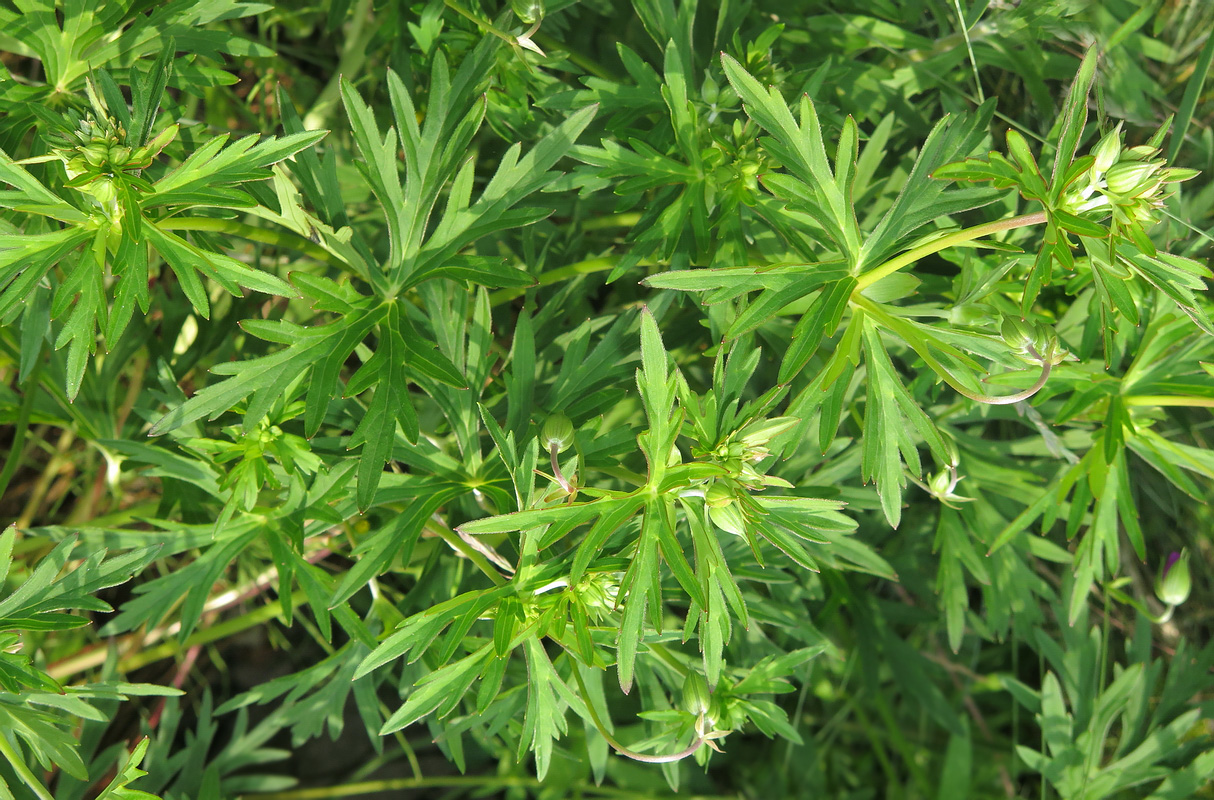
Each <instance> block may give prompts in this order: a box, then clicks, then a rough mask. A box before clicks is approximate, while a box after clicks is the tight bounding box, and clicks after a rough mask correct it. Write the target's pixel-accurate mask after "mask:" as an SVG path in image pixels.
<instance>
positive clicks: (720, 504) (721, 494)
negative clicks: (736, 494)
mask: <svg viewBox="0 0 1214 800" xmlns="http://www.w3.org/2000/svg"><path fill="white" fill-rule="evenodd" d="M704 502H705V503H707V504H708V507H709V508H724V507H725V506H727V505H729V504H730V503H732V502H733V494H732V493H731V492H730V491H729V489H728V488H727V487H725V486H723V485H722V484H719V483H714V484H713V485H712V486H710V487H709V488H708V491H707V492H705V493H704Z"/></svg>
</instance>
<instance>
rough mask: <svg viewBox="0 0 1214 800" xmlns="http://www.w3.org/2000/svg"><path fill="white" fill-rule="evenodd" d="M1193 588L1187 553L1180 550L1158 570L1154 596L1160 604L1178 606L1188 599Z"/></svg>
mask: <svg viewBox="0 0 1214 800" xmlns="http://www.w3.org/2000/svg"><path fill="white" fill-rule="evenodd" d="M1192 588H1193V580H1192V576H1191V575H1190V574H1189V551H1188V550H1181V551H1180V552H1179V553H1172V554H1171V555H1170V556H1168V560H1167V561H1166V562H1164V565H1163V567H1162V568H1160V570H1159V578H1158V580H1156V581H1155V596H1156V597H1158V598H1159V600H1160V602H1162V603H1166V604H1167V605H1169V606H1178V605H1180V604H1181V603H1183V602H1184V601H1185V600H1188V599H1189V592H1190V591H1191V590H1192Z"/></svg>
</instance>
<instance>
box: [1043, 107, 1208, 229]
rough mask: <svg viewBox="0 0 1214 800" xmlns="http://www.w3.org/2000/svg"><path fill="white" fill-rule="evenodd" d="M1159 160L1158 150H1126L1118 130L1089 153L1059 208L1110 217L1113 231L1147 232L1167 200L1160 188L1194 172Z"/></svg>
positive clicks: (1074, 212)
mask: <svg viewBox="0 0 1214 800" xmlns="http://www.w3.org/2000/svg"><path fill="white" fill-rule="evenodd" d="M1158 155H1159V148H1157V147H1152V146H1150V145H1138V146H1136V147H1125V146H1124V144H1123V142H1122V137H1121V125H1118V126H1117V127H1116V128H1114V129H1113V130H1111V131H1109V133H1107V134H1105V136H1104V137H1103V138H1102V139H1101V140H1100V141H1099V142H1098V143H1097V145H1096V147H1095V148H1094V149H1093V150H1092V154H1091V156H1092V158H1093V162H1092V165H1091V167H1090V168H1089V169H1088V171H1087V172H1086V173H1085V174H1083V175H1081V176H1080V177H1079V179H1078V180H1076V181H1075V182H1074V184H1072V186H1071V187H1070V188H1069V189H1068V191H1067V193H1066V194H1065V195H1064V196H1063V202H1062V207H1063V209H1064V210H1066V211H1069V212H1071V213H1073V214H1082V213H1084V212H1089V211H1096V212H1108V213H1111V214H1112V215H1113V227H1114V229H1116V228H1120V227H1129V226H1132V225H1135V224H1137V225H1140V226H1141V227H1143V228H1144V229H1145V228H1149V227H1150V226H1151V225H1153V224H1154V223H1155V222H1156V220H1157V215H1156V209H1158V208H1160V207H1162V206H1163V201H1164V199H1165V198H1166V197H1167V196H1168V193H1167V192H1166V190H1165V189H1164V185H1165V184H1168V183H1178V182H1180V181H1186V180H1189V179H1190V178H1192V177H1194V176H1196V175H1197V171H1196V170H1191V169H1181V168H1178V167H1168V166H1166V164H1167V162H1166V161H1165V160H1164V159H1162V158H1157V156H1158Z"/></svg>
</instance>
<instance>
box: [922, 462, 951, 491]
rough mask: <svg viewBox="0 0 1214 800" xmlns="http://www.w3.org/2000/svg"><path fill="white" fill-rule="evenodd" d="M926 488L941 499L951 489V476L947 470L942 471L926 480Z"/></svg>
mask: <svg viewBox="0 0 1214 800" xmlns="http://www.w3.org/2000/svg"><path fill="white" fill-rule="evenodd" d="M927 486H928V488H929V489H931V490H932V494H933V495H935V496H937V497H941V496H943V495H946V494H948V492H949V490H950V489H952V488H953V476H952V474H951V473H949V471H948V470H946V469H942V470H940V471H939V472H937V473H936V474H935V475H933V476H932V477H931V478H929V479H928V482H927Z"/></svg>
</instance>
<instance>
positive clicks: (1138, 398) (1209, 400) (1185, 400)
mask: <svg viewBox="0 0 1214 800" xmlns="http://www.w3.org/2000/svg"><path fill="white" fill-rule="evenodd" d="M1122 402H1123V403H1125V404H1126V405H1127V406H1193V407H1200V408H1214V397H1178V396H1176V395H1168V394H1132V395H1128V396H1125V397H1123V398H1122Z"/></svg>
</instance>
